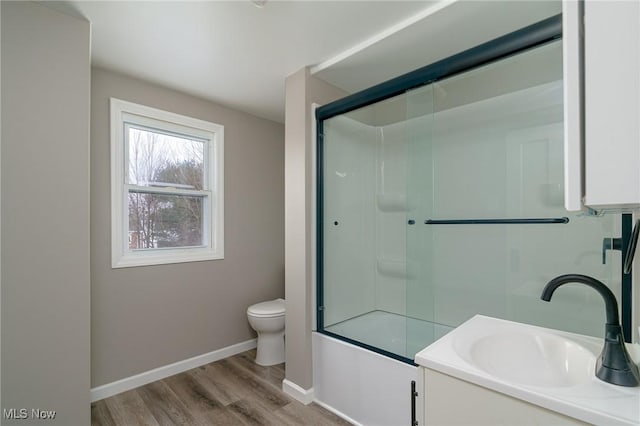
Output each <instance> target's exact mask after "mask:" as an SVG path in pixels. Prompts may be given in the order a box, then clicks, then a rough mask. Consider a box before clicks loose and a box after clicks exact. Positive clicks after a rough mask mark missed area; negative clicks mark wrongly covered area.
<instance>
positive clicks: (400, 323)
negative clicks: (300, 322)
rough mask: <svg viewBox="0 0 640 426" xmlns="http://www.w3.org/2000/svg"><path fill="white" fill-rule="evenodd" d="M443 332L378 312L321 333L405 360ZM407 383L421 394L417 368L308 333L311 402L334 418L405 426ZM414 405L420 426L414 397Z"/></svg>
mask: <svg viewBox="0 0 640 426" xmlns="http://www.w3.org/2000/svg"><path fill="white" fill-rule="evenodd" d="M449 330H450V328H448V327H442V326H438V325H435V324H433V323H430V322H427V321H420V320H414V319H411V318H407V317H404V316H401V315H397V314H393V313H389V312H384V311H373V312H369V313H367V314H364V315H360V316H358V317H355V318H352V319H349V320H347V321H343V322H341V323H338V324H335V325H333V326H331V327H327V331H330V332H331V333H334V334H339V335H341V336H345V337H347V338H349V339H353V340H365V341H366V342H367V344H369V345H371V346H375V347H377V348H379V349H382V350H383V351H388V352H393V353H396V354H401V356H402V357H407V358H409V357H410V359H413V355H414V354H415V352H417V351H419V350H421V349H423V348H424V347H426V346H428V345H429V344H430V343H432V342H433V341H434V339H436V338H439V337H440V336H442V335H444V334H446V332H448V331H449ZM425 339H427V340H425ZM411 381H415V382H416V389H418V391H419V390H420V389H421V388H422V374H421V373H420V370H419V368H418V367H417V366H415V365H413V364H410V363H407V362H402V361H399V360H397V359H394V358H391V357H388V356H385V355H381V354H379V353H377V352H375V351H371V350H368V349H365V348H362V347H360V346H357V345H354V344H351V343H348V342H345V341H343V340H340V339H339V338H334V337H331V336H329V335H326V334H322V333H319V332H313V383H314V398H315V401H316V402H317V403H318V404H320V405H322V406H323V407H325V408H327V409H328V410H330V411H333V412H334V413H336V414H337V415H339V416H340V417H343V418H344V419H346V420H348V421H350V422H352V423H354V424H357V425H366V426H397V425H408V424H411ZM416 403H417V406H416V415H417V416H418V420H419V421H420V423H422V422H421V415H422V410H423V409H422V402H421V397H420V396H418V397H417V398H416Z"/></svg>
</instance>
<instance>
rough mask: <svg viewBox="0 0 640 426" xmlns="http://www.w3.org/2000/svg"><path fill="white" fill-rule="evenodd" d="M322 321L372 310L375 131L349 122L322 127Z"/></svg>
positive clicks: (343, 120) (342, 120)
mask: <svg viewBox="0 0 640 426" xmlns="http://www.w3.org/2000/svg"><path fill="white" fill-rule="evenodd" d="M324 133H325V138H324V140H325V143H324V158H325V163H324V182H323V184H324V186H325V197H324V211H323V222H324V244H323V245H324V254H323V255H324V271H323V274H324V276H323V280H324V283H326V284H325V285H324V288H323V291H324V306H325V310H324V320H325V325H326V326H329V325H333V324H336V323H339V322H341V321H344V320H346V319H349V318H353V317H356V316H358V315H362V314H365V313H367V312H370V311H372V310H374V309H375V295H376V291H375V275H376V256H375V241H376V233H375V232H374V231H375V225H374V223H375V209H376V198H375V194H376V189H375V186H376V179H375V176H376V164H375V158H376V157H375V148H376V143H375V141H376V136H377V135H376V129H375V128H374V127H372V126H370V125H367V124H364V123H362V122H359V121H356V120H354V119H352V118H350V117H345V116H340V117H334V118H332V119H331V120H327V121H326V122H325V123H324Z"/></svg>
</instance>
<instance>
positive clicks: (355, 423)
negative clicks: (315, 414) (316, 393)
mask: <svg viewBox="0 0 640 426" xmlns="http://www.w3.org/2000/svg"><path fill="white" fill-rule="evenodd" d="M313 402H315V403H316V404H318V405H319V406H321V407H322V408H324V409H325V410H327V411H331V412H332V413H333V414H335V415H336V416H338V417H340V418H342V419H344V420H346V421H348V422H349V423H351V424H352V425H354V426H364V425H363V424H362V423H358V422H357V421H355V420H353V419H352V418H351V417H349V416H347V415H346V414H344V413H343V412H342V411H340V410H336V409H335V408H333V407H332V406H330V405H329V404H325V403H324V402H322V401H318V400H317V399H316V400H315V401H313Z"/></svg>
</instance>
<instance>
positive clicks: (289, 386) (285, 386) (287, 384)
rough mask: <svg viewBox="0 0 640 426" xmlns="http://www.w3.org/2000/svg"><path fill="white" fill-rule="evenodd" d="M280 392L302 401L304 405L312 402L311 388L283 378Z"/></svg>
mask: <svg viewBox="0 0 640 426" xmlns="http://www.w3.org/2000/svg"><path fill="white" fill-rule="evenodd" d="M282 392H284V393H286V394H287V395H289V396H290V397H292V398H294V399H295V400H297V401H300V402H302V403H303V404H304V405H309V404H311V403H312V402H313V399H314V396H313V388H311V389H303V388H302V387H300V386H298V385H296V384H295V383H293V382H292V381H290V380H287V379H284V380H283V381H282Z"/></svg>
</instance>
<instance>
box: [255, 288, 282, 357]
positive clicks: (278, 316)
mask: <svg viewBox="0 0 640 426" xmlns="http://www.w3.org/2000/svg"><path fill="white" fill-rule="evenodd" d="M284 314H285V309H284V299H276V300H269V301H268V302H261V303H256V304H255V305H251V306H249V307H248V308H247V318H248V319H249V324H251V327H253V329H254V330H255V331H256V333H258V352H257V354H256V364H259V365H265V366H268V365H276V364H281V363H283V362H284Z"/></svg>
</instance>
